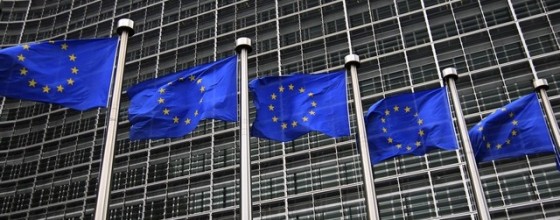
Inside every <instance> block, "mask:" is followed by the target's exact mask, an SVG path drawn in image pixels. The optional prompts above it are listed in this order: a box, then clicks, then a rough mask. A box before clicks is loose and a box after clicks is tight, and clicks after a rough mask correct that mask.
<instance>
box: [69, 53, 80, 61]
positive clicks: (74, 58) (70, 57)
mask: <svg viewBox="0 0 560 220" xmlns="http://www.w3.org/2000/svg"><path fill="white" fill-rule="evenodd" d="M68 58H69V59H70V61H76V58H78V57H76V55H74V54H70V56H68Z"/></svg>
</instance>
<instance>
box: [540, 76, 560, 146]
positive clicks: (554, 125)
mask: <svg viewBox="0 0 560 220" xmlns="http://www.w3.org/2000/svg"><path fill="white" fill-rule="evenodd" d="M533 87H535V90H537V91H538V92H539V94H540V95H541V101H542V103H543V105H544V111H545V113H546V118H547V120H548V124H549V125H550V127H551V129H552V136H553V137H554V143H555V145H556V147H555V148H556V150H555V152H556V153H558V152H560V150H559V149H558V148H559V147H560V131H559V129H558V122H557V121H556V117H555V116H554V111H553V110H552V106H551V105H550V100H549V99H548V94H547V93H546V90H548V81H546V79H535V80H533Z"/></svg>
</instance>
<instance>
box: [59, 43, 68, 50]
mask: <svg viewBox="0 0 560 220" xmlns="http://www.w3.org/2000/svg"><path fill="white" fill-rule="evenodd" d="M60 48H61V49H62V50H68V44H66V43H63V44H61V45H60Z"/></svg>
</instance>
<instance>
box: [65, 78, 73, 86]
mask: <svg viewBox="0 0 560 220" xmlns="http://www.w3.org/2000/svg"><path fill="white" fill-rule="evenodd" d="M66 83H67V84H68V85H71V86H73V85H74V80H73V79H72V78H69V79H67V80H66Z"/></svg>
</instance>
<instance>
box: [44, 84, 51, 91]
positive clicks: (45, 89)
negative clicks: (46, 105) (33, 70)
mask: <svg viewBox="0 0 560 220" xmlns="http://www.w3.org/2000/svg"><path fill="white" fill-rule="evenodd" d="M49 91H51V88H49V86H48V85H45V86H44V87H43V92H44V93H49Z"/></svg>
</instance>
